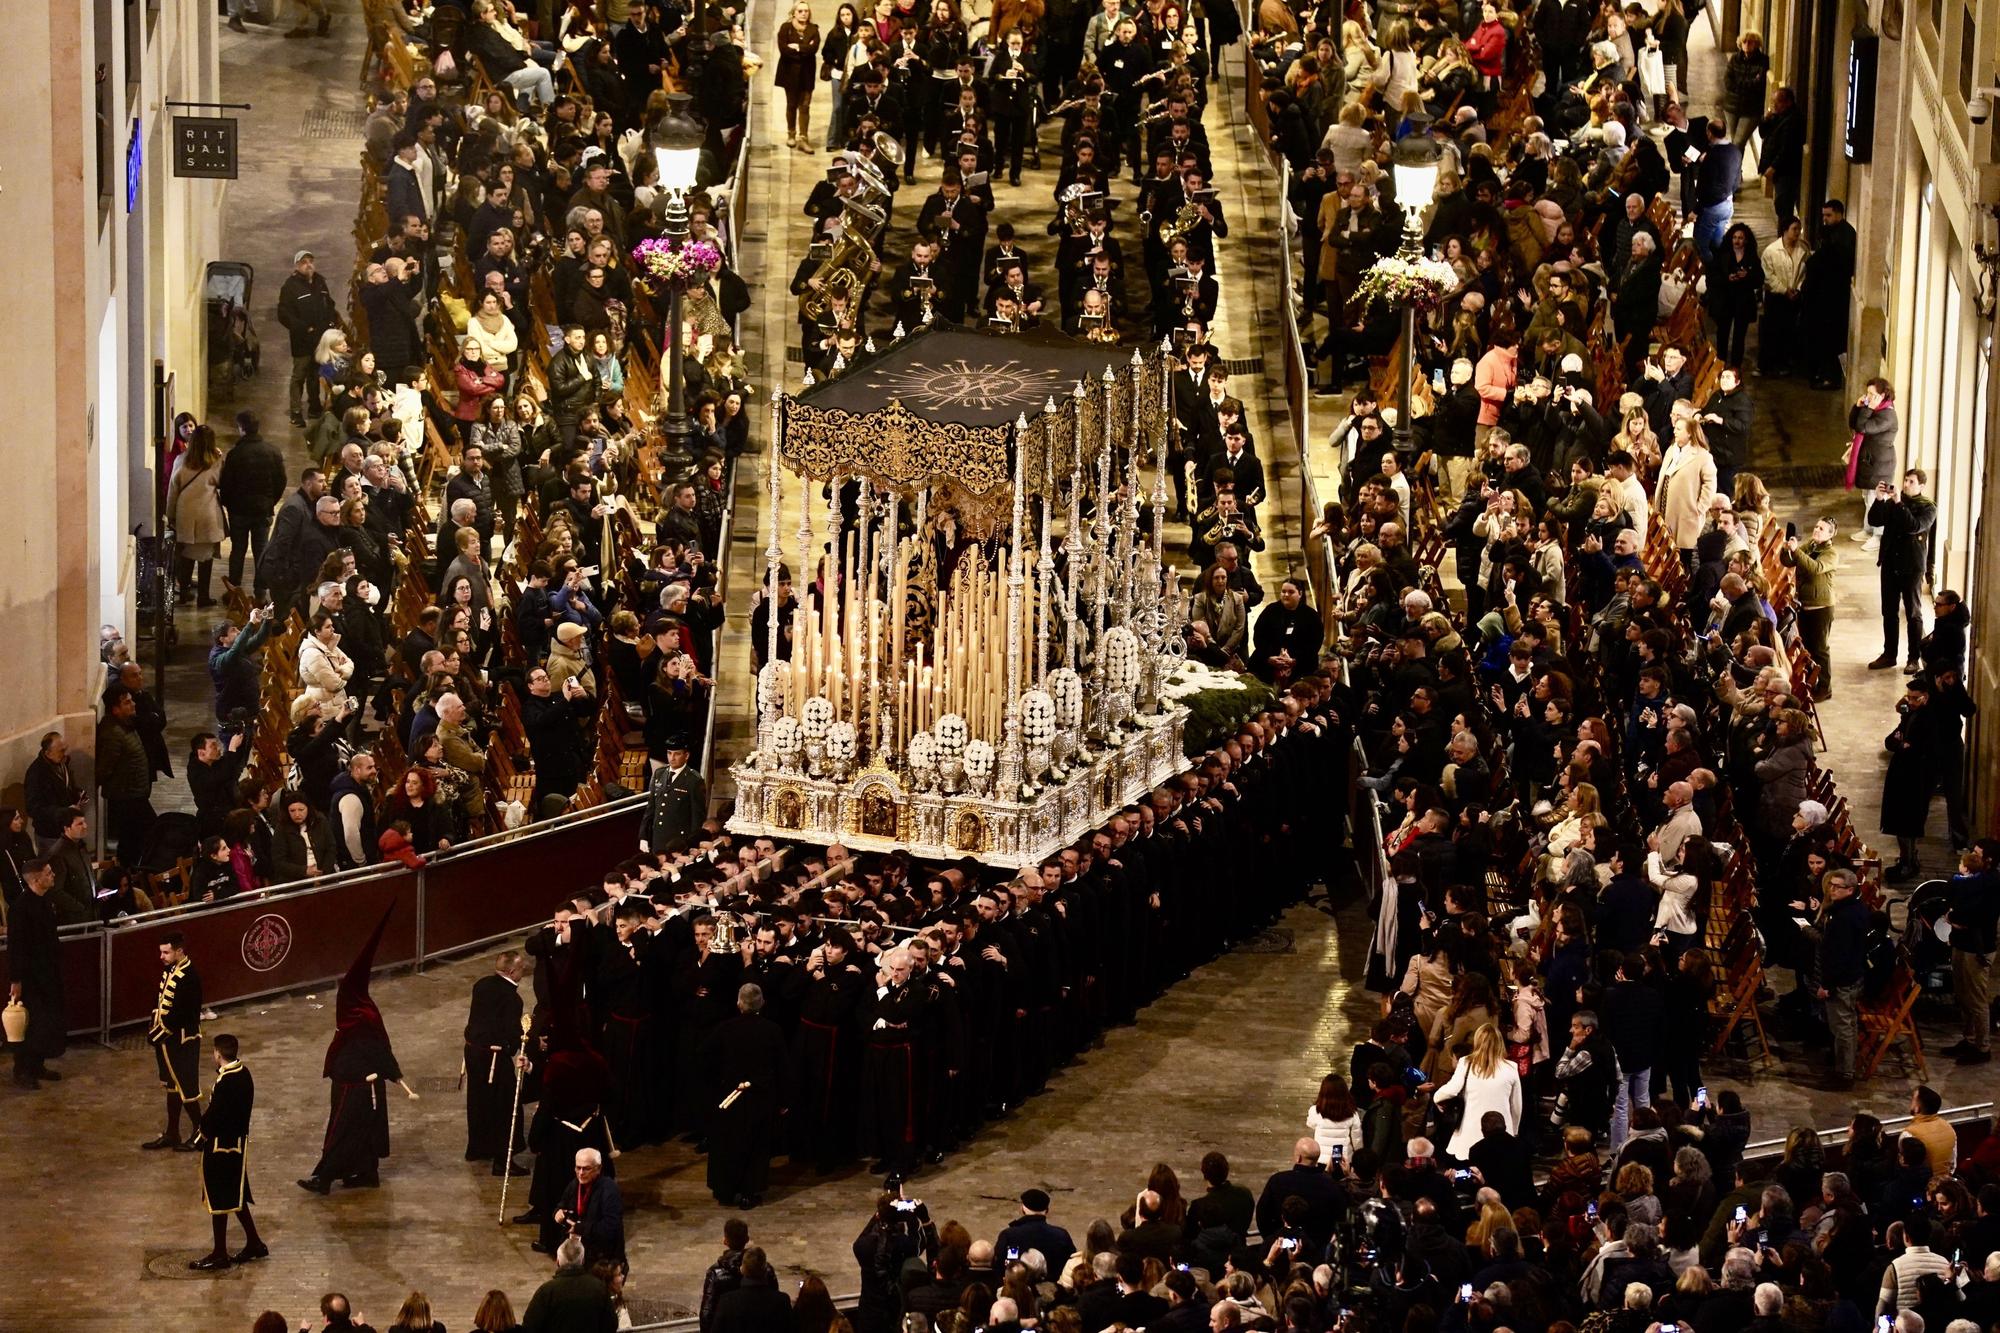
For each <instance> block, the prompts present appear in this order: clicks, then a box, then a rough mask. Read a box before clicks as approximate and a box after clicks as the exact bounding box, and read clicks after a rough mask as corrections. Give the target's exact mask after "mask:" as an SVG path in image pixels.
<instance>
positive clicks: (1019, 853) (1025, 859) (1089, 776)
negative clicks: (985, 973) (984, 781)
mask: <svg viewBox="0 0 2000 1333" xmlns="http://www.w3.org/2000/svg"><path fill="white" fill-rule="evenodd" d="M1187 717H1188V714H1187V710H1186V709H1185V708H1170V709H1168V710H1167V711H1166V712H1163V713H1159V714H1156V715H1154V716H1152V717H1147V718H1141V719H1136V720H1135V721H1134V722H1133V723H1130V724H1127V725H1126V726H1124V727H1121V728H1119V729H1118V730H1117V731H1116V733H1115V734H1114V736H1113V743H1112V744H1111V745H1109V746H1099V745H1097V744H1094V743H1093V744H1090V745H1086V746H1085V747H1084V748H1083V750H1082V752H1081V753H1080V754H1078V755H1076V756H1075V757H1073V758H1072V759H1071V761H1070V764H1069V768H1068V771H1067V772H1065V773H1063V774H1060V775H1056V776H1047V777H1044V778H1043V779H1042V780H1041V781H1040V782H1038V783H1027V784H1024V785H1023V787H1022V789H1021V790H1020V791H1018V792H1015V793H1008V792H1004V791H999V792H992V793H989V794H987V795H983V796H982V795H978V794H975V793H972V792H958V793H955V794H947V793H946V792H943V791H941V790H931V791H927V792H926V791H913V790H911V788H910V785H909V781H908V778H907V775H906V774H903V773H898V772H895V771H893V770H891V769H890V768H888V767H887V766H886V765H883V764H880V763H879V762H878V763H875V764H871V765H870V766H868V767H867V768H864V769H862V770H860V771H859V772H858V773H856V774H855V775H854V776H853V777H852V778H850V779H848V780H847V781H845V782H835V781H832V780H830V779H828V778H815V777H812V776H810V775H809V774H807V773H806V772H805V771H803V770H802V769H798V768H794V769H792V770H790V771H787V770H785V769H783V768H781V767H780V765H779V761H778V759H777V757H776V756H775V755H771V756H768V757H767V756H766V755H765V754H763V753H758V754H753V755H751V756H750V757H749V759H747V760H746V761H745V762H743V763H740V764H737V765H735V766H733V767H732V768H731V769H730V770H729V772H730V776H731V777H732V778H733V779H734V780H735V783H736V814H735V816H734V817H733V818H732V819H731V820H730V821H729V831H730V832H732V833H736V834H739V835H742V836H745V837H758V836H763V835H769V836H771V837H775V838H790V839H793V840H796V841H803V842H817V843H836V842H837V843H840V844H841V845H842V846H844V847H847V848H848V849H850V850H852V851H868V852H886V851H893V850H897V849H901V850H903V851H907V852H909V853H910V855H912V856H917V857H922V858H925V859H927V860H953V859H956V858H958V857H962V856H970V857H973V858H975V859H977V860H980V861H984V862H986V863H987V864H988V865H995V866H1005V867H1007V868H1009V869H1019V868H1021V867H1023V866H1028V865H1033V864H1034V863H1035V862H1037V861H1039V860H1041V859H1042V858H1043V857H1045V856H1048V855H1049V854H1051V853H1053V852H1055V851H1057V850H1059V849H1061V848H1063V847H1066V846H1068V845H1069V844H1070V843H1072V842H1074V841H1075V840H1076V839H1077V838H1079V837H1081V836H1082V835H1083V834H1084V833H1085V832H1086V831H1088V830H1090V829H1092V828H1095V827H1096V826H1097V825H1099V824H1101V823H1103V822H1104V821H1105V820H1106V819H1107V818H1109V817H1110V816H1111V815H1112V814H1114V813H1116V812H1117V811H1118V810H1121V809H1123V808H1124V807H1125V806H1128V805H1131V804H1132V803H1134V802H1135V801H1137V800H1139V799H1140V798H1141V797H1143V796H1144V795H1145V794H1146V793H1147V792H1148V791H1150V790H1152V789H1153V788H1154V787H1156V786H1158V785H1159V784H1160V783H1162V782H1165V781H1166V780H1167V779H1169V778H1171V777H1174V776H1176V775H1177V774H1179V773H1182V772H1184V771H1185V770H1186V769H1187V767H1188V761H1187V758H1186V756H1184V755H1183V754H1182V753H1181V732H1182V730H1183V729H1184V727H1185V726H1186V724H1187ZM1010 796H1011V797H1013V798H1014V799H1010Z"/></svg>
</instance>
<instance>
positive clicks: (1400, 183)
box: [1389, 131, 1438, 459]
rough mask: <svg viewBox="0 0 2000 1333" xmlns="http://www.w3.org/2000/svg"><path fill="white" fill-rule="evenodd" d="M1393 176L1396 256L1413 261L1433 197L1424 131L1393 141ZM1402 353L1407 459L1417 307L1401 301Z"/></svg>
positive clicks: (1412, 441)
mask: <svg viewBox="0 0 2000 1333" xmlns="http://www.w3.org/2000/svg"><path fill="white" fill-rule="evenodd" d="M1389 168H1390V170H1391V171H1393V172H1394V173H1395V177H1396V202H1397V204H1399V205H1400V206H1401V207H1402V210H1403V243H1402V246H1401V247H1400V248H1399V249H1398V250H1397V251H1396V257H1397V258H1398V259H1402V260H1406V261H1415V260H1418V259H1421V258H1422V257H1423V252H1424V223H1423V216H1424V210H1425V209H1427V208H1429V207H1430V206H1431V201H1432V200H1433V199H1434V198H1435V197H1436V196H1437V176H1438V147H1437V145H1436V144H1435V143H1433V142H1432V141H1431V137H1430V135H1429V134H1428V133H1424V132H1422V131H1418V132H1416V133H1413V134H1406V135H1404V136H1403V138H1402V139H1401V140H1399V141H1398V142H1397V144H1396V149H1395V152H1394V154H1393V155H1392V156H1391V157H1390V159H1389ZM1402 314H1403V356H1402V360H1401V363H1400V364H1399V365H1398V366H1397V367H1396V434H1395V440H1396V452H1397V454H1398V455H1400V456H1401V457H1403V458H1405V459H1407V458H1408V457H1409V456H1410V455H1411V454H1412V453H1414V452H1415V449H1416V432H1415V430H1414V429H1413V426H1412V423H1411V420H1410V380H1411V377H1412V376H1414V375H1415V374H1416V365H1417V307H1416V304H1415V303H1414V302H1411V301H1405V302H1403V304H1402Z"/></svg>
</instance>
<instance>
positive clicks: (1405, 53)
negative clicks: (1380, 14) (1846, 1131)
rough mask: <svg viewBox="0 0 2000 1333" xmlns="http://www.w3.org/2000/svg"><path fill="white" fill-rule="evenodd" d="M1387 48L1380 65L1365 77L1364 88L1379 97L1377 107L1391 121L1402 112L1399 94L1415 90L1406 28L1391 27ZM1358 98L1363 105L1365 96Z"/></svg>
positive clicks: (1414, 69)
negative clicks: (1367, 88)
mask: <svg viewBox="0 0 2000 1333" xmlns="http://www.w3.org/2000/svg"><path fill="white" fill-rule="evenodd" d="M1387 46H1388V50H1386V51H1385V52H1383V55H1382V63H1381V64H1380V65H1378V66H1377V67H1376V69H1375V72H1374V74H1372V75H1370V76H1369V79H1368V87H1369V88H1370V89H1372V90H1373V91H1375V92H1376V93H1378V94H1380V97H1381V101H1380V103H1379V105H1380V106H1381V109H1382V110H1383V111H1384V112H1385V113H1386V114H1387V116H1388V117H1389V118H1390V119H1392V120H1393V119H1394V117H1395V116H1396V114H1397V113H1398V112H1399V111H1400V110H1401V109H1402V106H1403V94H1404V93H1406V92H1408V91H1410V90H1411V89H1413V88H1416V87H1417V79H1418V74H1417V53H1416V52H1415V51H1412V50H1411V49H1410V25H1409V24H1407V23H1403V22H1397V23H1394V24H1391V25H1390V28H1389V40H1388V42H1387ZM1362 98H1363V100H1364V101H1365V100H1366V99H1367V93H1365V92H1364V93H1363V94H1362Z"/></svg>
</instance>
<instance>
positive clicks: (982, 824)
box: [951, 810, 993, 856]
mask: <svg viewBox="0 0 2000 1333" xmlns="http://www.w3.org/2000/svg"><path fill="white" fill-rule="evenodd" d="M992 836H993V835H992V830H990V829H989V828H988V827H987V824H986V816H985V815H982V814H980V813H979V812H978V811H977V810H960V811H959V812H958V813H957V814H955V815H953V816H952V819H951V848H952V850H953V851H955V852H961V853H963V854H965V855H967V856H977V855H979V854H980V853H981V852H983V851H986V850H987V848H988V844H989V843H990V841H991V839H992Z"/></svg>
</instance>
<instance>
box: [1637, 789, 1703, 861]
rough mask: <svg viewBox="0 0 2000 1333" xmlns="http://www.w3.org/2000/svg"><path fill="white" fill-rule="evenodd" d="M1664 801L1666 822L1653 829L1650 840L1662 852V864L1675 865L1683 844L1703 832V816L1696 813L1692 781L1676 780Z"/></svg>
mask: <svg viewBox="0 0 2000 1333" xmlns="http://www.w3.org/2000/svg"><path fill="white" fill-rule="evenodd" d="M1664 803H1665V805H1666V807H1667V818H1666V822H1665V823H1663V824H1661V825H1660V827H1659V828H1657V829H1655V830H1654V831H1653V835H1652V837H1651V839H1649V841H1650V842H1651V843H1652V846H1653V850H1654V851H1656V852H1658V853H1659V854H1660V864H1662V865H1674V864H1676V863H1678V862H1679V860H1680V855H1681V844H1682V843H1684V842H1686V841H1687V840H1688V839H1689V838H1691V837H1694V836H1696V835H1697V834H1699V833H1700V832H1701V816H1700V815H1698V814H1696V813H1695V808H1694V787H1693V785H1692V784H1690V783H1686V782H1676V783H1674V784H1673V785H1671V786H1669V787H1668V788H1667V794H1666V796H1665V798H1664Z"/></svg>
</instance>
